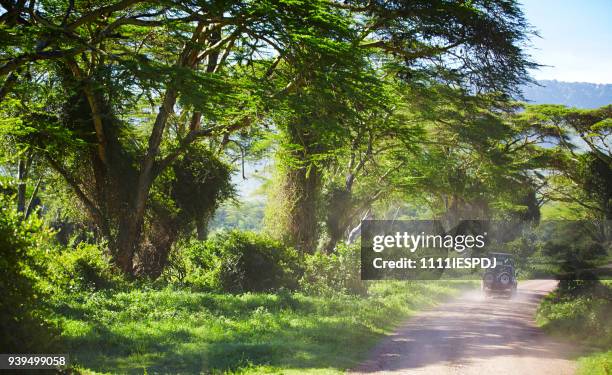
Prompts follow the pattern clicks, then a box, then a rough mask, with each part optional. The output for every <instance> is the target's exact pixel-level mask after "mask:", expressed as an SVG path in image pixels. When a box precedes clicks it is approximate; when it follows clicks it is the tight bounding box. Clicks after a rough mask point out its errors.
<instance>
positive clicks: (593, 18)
mask: <svg viewBox="0 0 612 375" xmlns="http://www.w3.org/2000/svg"><path fill="white" fill-rule="evenodd" d="M522 4H523V10H524V12H525V16H526V17H527V20H528V21H529V23H530V24H531V25H532V26H533V27H534V28H535V29H536V30H537V32H538V33H539V35H540V38H538V37H534V38H532V44H533V47H532V48H531V49H530V54H531V56H532V57H533V59H534V60H535V61H536V62H537V63H539V64H543V65H550V67H542V68H540V69H539V70H537V71H533V72H532V75H533V77H534V78H536V79H556V80H558V81H568V82H592V83H612V0H573V1H572V0H522Z"/></svg>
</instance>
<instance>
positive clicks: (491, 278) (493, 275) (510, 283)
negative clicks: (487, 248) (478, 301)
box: [482, 253, 518, 298]
mask: <svg viewBox="0 0 612 375" xmlns="http://www.w3.org/2000/svg"><path fill="white" fill-rule="evenodd" d="M489 256H490V257H491V258H495V262H496V266H495V268H491V269H489V270H487V272H485V274H484V275H483V276H482V291H483V292H484V294H485V296H487V297H489V296H492V295H505V296H506V297H508V298H510V297H512V296H514V295H515V294H516V289H517V284H518V283H517V281H516V270H515V268H514V258H513V256H512V254H506V253H491V254H489Z"/></svg>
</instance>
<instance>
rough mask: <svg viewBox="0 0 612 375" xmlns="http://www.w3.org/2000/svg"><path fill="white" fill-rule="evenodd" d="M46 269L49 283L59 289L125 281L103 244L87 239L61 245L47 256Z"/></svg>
mask: <svg viewBox="0 0 612 375" xmlns="http://www.w3.org/2000/svg"><path fill="white" fill-rule="evenodd" d="M49 271H50V272H49V278H50V281H51V284H52V285H53V286H54V287H56V288H57V289H58V290H60V291H69V292H76V291H83V290H100V289H106V288H114V287H118V286H119V285H121V283H123V282H124V280H123V279H122V276H120V273H119V272H118V271H117V270H115V269H114V268H113V267H112V266H111V262H110V259H109V257H108V255H107V254H105V252H104V250H103V248H102V247H101V246H98V245H93V244H87V243H80V244H78V245H77V246H76V248H62V249H61V250H60V251H59V253H56V254H54V256H52V257H50V260H49Z"/></svg>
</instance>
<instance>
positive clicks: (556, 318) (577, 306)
mask: <svg viewBox="0 0 612 375" xmlns="http://www.w3.org/2000/svg"><path fill="white" fill-rule="evenodd" d="M611 310H612V288H611V287H610V286H609V285H606V284H604V283H601V282H599V281H595V280H589V281H574V282H572V283H569V282H567V281H566V282H563V281H562V282H561V283H560V286H559V288H558V289H557V290H555V291H554V292H553V293H551V294H549V295H548V296H546V298H545V299H544V300H543V301H542V303H541V304H540V307H539V309H538V319H539V320H540V321H542V322H543V323H544V327H545V328H546V329H548V330H550V331H552V332H557V333H560V334H563V335H564V336H571V337H574V338H576V339H579V340H584V341H587V342H589V343H590V344H591V345H594V346H601V347H604V348H609V347H610V345H612V321H611V320H610V311H611Z"/></svg>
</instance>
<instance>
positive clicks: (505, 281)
mask: <svg viewBox="0 0 612 375" xmlns="http://www.w3.org/2000/svg"><path fill="white" fill-rule="evenodd" d="M498 280H499V282H500V283H501V285H503V286H504V287H507V286H510V283H511V282H512V277H511V276H510V274H509V273H507V272H503V273H501V274H500V275H499V277H498Z"/></svg>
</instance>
